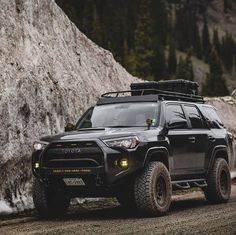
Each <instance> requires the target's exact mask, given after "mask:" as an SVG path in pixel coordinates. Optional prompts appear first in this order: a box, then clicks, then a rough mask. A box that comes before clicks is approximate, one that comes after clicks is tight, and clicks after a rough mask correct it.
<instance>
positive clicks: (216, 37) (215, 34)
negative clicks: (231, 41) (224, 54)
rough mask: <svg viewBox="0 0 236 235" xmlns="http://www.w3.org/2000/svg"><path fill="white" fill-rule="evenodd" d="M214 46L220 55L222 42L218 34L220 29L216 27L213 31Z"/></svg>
mask: <svg viewBox="0 0 236 235" xmlns="http://www.w3.org/2000/svg"><path fill="white" fill-rule="evenodd" d="M212 42H213V46H214V48H215V49H216V51H217V53H218V55H220V54H221V44H220V40H219V35H218V30H217V29H214V31H213V40H212Z"/></svg>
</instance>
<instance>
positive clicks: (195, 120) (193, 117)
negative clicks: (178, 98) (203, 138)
mask: <svg viewBox="0 0 236 235" xmlns="http://www.w3.org/2000/svg"><path fill="white" fill-rule="evenodd" d="M184 108H185V110H186V113H187V115H188V117H189V120H190V122H191V126H192V128H193V129H201V128H204V122H203V119H202V116H201V114H200V113H199V111H198V109H197V108H196V107H195V106H187V105H185V106H184Z"/></svg>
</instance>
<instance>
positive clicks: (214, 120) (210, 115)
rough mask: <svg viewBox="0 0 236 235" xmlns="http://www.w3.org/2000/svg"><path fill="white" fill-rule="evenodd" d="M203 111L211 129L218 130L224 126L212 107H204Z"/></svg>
mask: <svg viewBox="0 0 236 235" xmlns="http://www.w3.org/2000/svg"><path fill="white" fill-rule="evenodd" d="M203 109H204V111H205V114H206V117H207V119H208V122H209V124H210V126H211V128H217V129H219V128H221V127H224V124H223V123H222V121H221V119H220V118H219V116H218V114H217V112H216V110H215V109H214V108H213V107H210V106H209V107H208V106H204V107H203Z"/></svg>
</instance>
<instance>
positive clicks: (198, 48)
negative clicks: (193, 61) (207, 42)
mask: <svg viewBox="0 0 236 235" xmlns="http://www.w3.org/2000/svg"><path fill="white" fill-rule="evenodd" d="M193 50H194V54H195V55H196V56H197V58H198V59H201V58H202V42H201V37H200V33H199V28H198V25H197V23H196V21H195V22H194V37H193Z"/></svg>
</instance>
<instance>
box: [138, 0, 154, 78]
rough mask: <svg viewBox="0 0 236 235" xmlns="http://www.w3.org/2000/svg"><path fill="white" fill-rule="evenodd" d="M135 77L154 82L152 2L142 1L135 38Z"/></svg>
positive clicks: (148, 0)
mask: <svg viewBox="0 0 236 235" xmlns="http://www.w3.org/2000/svg"><path fill="white" fill-rule="evenodd" d="M134 47H135V48H134V55H135V60H136V62H135V75H136V76H138V77H141V78H143V79H147V80H153V72H152V63H153V61H154V50H153V45H152V31H151V15H150V0H141V2H140V8H139V15H138V20H137V29H136V30H135V36H134Z"/></svg>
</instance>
